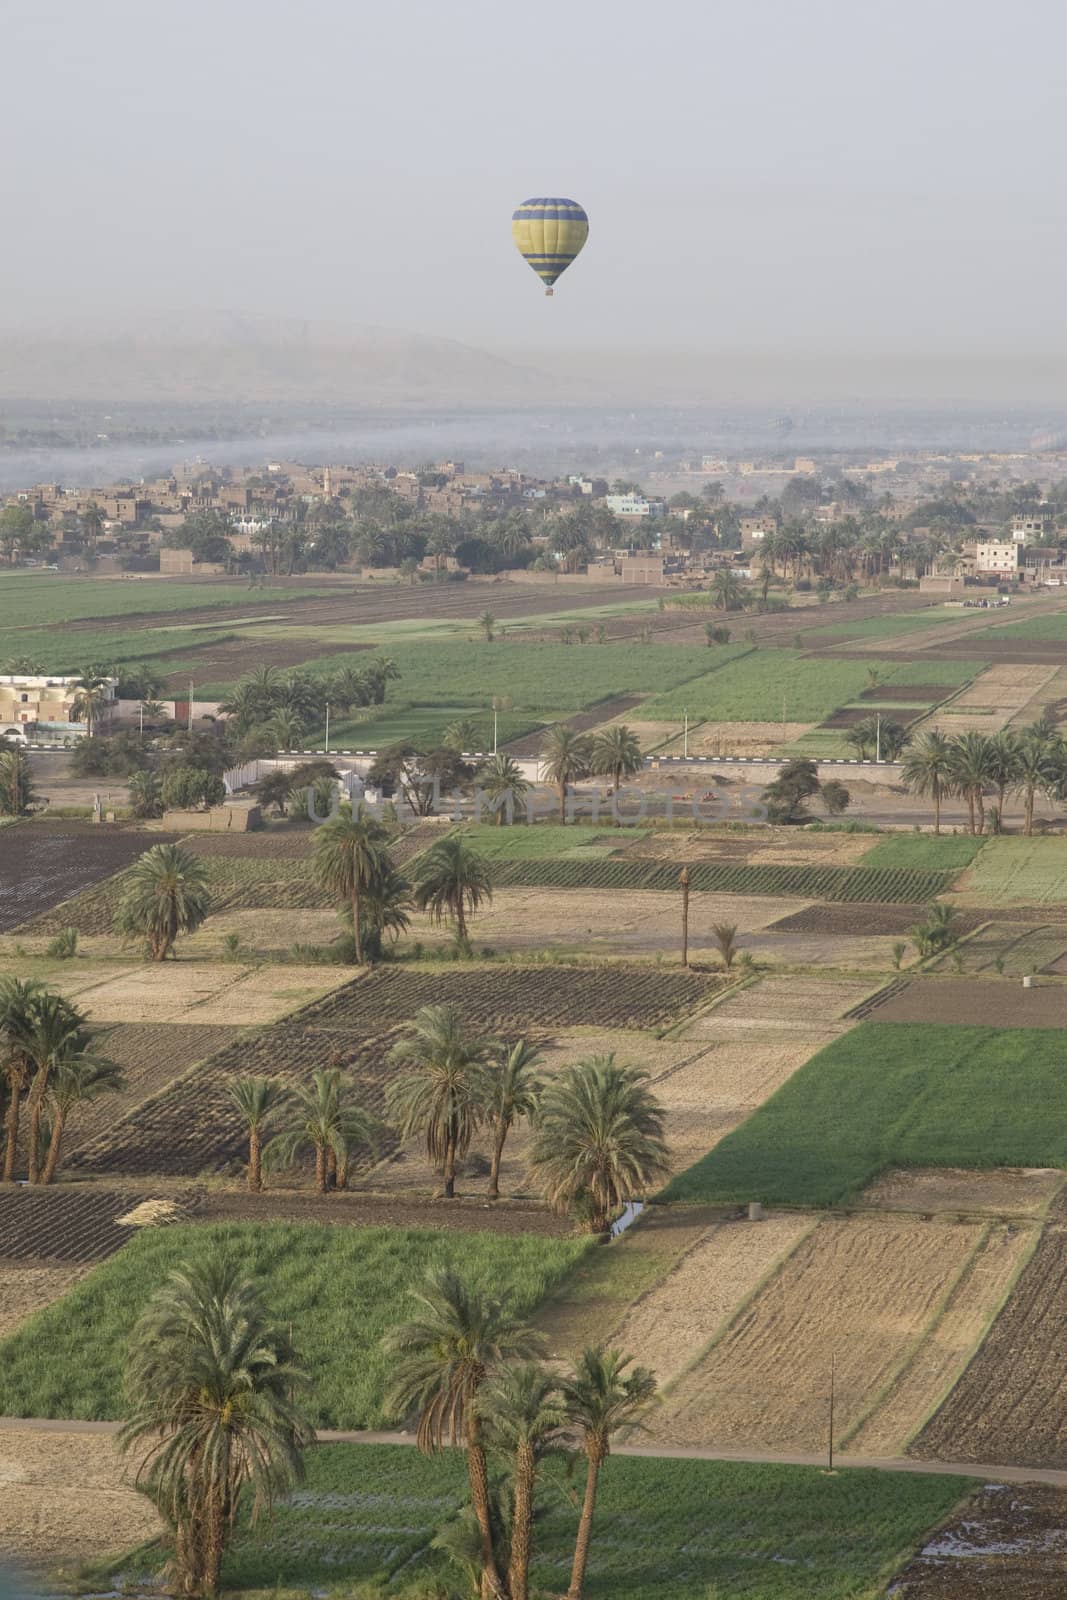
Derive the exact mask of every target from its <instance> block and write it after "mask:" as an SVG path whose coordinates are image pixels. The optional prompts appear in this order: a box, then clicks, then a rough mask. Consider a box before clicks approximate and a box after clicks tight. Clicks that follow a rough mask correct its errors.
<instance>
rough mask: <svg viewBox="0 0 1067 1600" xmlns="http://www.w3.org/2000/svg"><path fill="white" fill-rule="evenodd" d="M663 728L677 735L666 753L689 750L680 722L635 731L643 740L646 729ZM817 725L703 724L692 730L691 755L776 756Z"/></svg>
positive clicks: (766, 723)
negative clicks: (784, 747) (686, 746)
mask: <svg viewBox="0 0 1067 1600" xmlns="http://www.w3.org/2000/svg"><path fill="white" fill-rule="evenodd" d="M648 726H651V727H654V728H656V727H662V728H664V729H666V730H670V732H672V733H673V735H674V737H673V738H668V742H667V743H666V744H665V745H664V746H663V748H662V752H661V753H662V754H664V755H672V756H680V755H681V754H682V752H683V750H684V749H685V737H684V729H681V728H680V727H679V725H678V723H676V722H675V723H673V724H671V723H662V724H661V723H652V724H644V725H642V726H641V727H639V726H637V725H636V724H635V725H634V731H635V732H636V733H637V734H638V736H639V737H640V738H641V743H642V745H643V746H644V745H645V743H646V741H645V739H644V738H643V737H642V734H643V729H644V727H648ZM814 726H815V724H814V723H813V722H702V723H700V724H699V726H698V727H696V728H693V727H692V726H691V727H690V729H689V754H690V755H691V756H774V755H777V753H778V751H779V750H780V749H781V748H782V746H783V745H784V744H794V743H795V742H796V740H797V739H802V738H803V737H804V735H805V734H806V733H810V732H811V730H812V728H813V727H814Z"/></svg>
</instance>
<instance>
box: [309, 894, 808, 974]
mask: <svg viewBox="0 0 1067 1600" xmlns="http://www.w3.org/2000/svg"><path fill="white" fill-rule="evenodd" d="M807 904H809V902H807V901H805V900H795V899H788V900H787V899H774V898H772V897H771V896H769V895H753V896H750V897H746V896H744V895H734V894H698V893H693V894H690V896H689V949H690V958H691V960H693V961H698V962H700V963H704V962H709V963H715V962H717V960H718V957H717V955H716V954H715V948H714V945H713V944H712V942H711V940H710V938H709V937H708V935H707V933H706V932H705V931H704V930H706V929H709V928H710V927H711V925H712V924H713V923H716V922H732V923H736V925H737V926H738V927H739V928H741V929H742V930H743V931H745V932H746V933H747V932H751V931H753V930H755V929H759V928H765V927H767V926H768V924H769V923H771V922H773V921H775V919H776V918H781V917H783V916H787V915H789V914H791V913H793V912H795V911H797V910H799V909H800V908H801V907H802V906H805V905H807ZM334 921H335V924H336V918H335V919H334ZM470 928H471V939H472V940H473V942H474V944H475V945H480V944H489V945H492V946H494V947H497V948H499V949H509V950H524V949H525V950H543V949H546V948H555V949H558V950H563V949H565V950H572V951H582V950H588V951H591V952H596V953H602V954H605V955H616V954H618V955H625V954H627V953H629V952H632V953H635V954H636V953H650V954H652V953H656V954H658V953H660V952H665V953H666V954H667V955H668V956H671V955H675V956H677V954H678V953H679V952H680V943H681V912H680V909H679V905H678V901H677V898H676V896H674V895H671V894H649V893H647V892H644V891H642V890H640V889H636V890H626V889H622V890H617V889H613V890H612V891H611V892H610V895H606V894H605V891H604V890H603V889H595V890H581V889H496V890H494V892H493V899H492V903H491V905H489V906H488V907H487V908H486V909H485V910H484V911H481V912H479V913H478V915H477V916H475V917H472V918H471V923H470ZM334 931H335V932H336V927H335V929H334ZM410 937H411V938H413V939H421V940H422V941H423V943H431V942H433V943H448V942H449V941H450V940H451V937H452V935H451V933H450V931H449V930H448V928H434V927H433V926H432V925H428V924H427V923H425V922H424V920H423V919H422V918H421V917H416V918H415V919H414V920H413V924H412V930H411V934H410Z"/></svg>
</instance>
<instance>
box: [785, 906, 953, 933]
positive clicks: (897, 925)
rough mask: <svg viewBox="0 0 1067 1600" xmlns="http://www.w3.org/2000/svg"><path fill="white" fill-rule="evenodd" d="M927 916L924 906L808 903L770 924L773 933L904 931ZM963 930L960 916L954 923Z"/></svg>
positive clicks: (908, 930) (907, 930) (907, 931)
mask: <svg viewBox="0 0 1067 1600" xmlns="http://www.w3.org/2000/svg"><path fill="white" fill-rule="evenodd" d="M926 915H927V907H926V906H924V905H909V904H907V902H904V903H903V904H901V905H888V906H887V905H874V904H863V905H808V906H804V907H803V908H802V909H801V910H800V911H792V912H790V913H789V915H788V916H785V917H781V918H779V919H778V920H777V921H776V922H774V923H772V924H771V926H772V927H773V929H774V932H775V933H814V934H827V935H830V936H833V935H841V934H852V935H856V936H859V935H862V934H872V935H874V934H890V933H896V934H904V933H909V932H910V931H911V929H912V928H914V927H915V924H916V923H917V922H922V921H923V920H924V919H925V917H926ZM955 926H956V927H958V928H960V931H961V932H963V931H965V929H964V926H963V918H960V919H958V921H957V922H956V924H955Z"/></svg>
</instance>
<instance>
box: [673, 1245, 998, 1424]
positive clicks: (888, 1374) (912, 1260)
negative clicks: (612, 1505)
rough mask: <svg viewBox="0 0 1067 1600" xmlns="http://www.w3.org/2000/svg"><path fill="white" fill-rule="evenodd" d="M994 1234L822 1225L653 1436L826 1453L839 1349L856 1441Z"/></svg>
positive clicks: (842, 1398)
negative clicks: (833, 1365) (832, 1374)
mask: <svg viewBox="0 0 1067 1600" xmlns="http://www.w3.org/2000/svg"><path fill="white" fill-rule="evenodd" d="M984 1236H985V1229H984V1228H983V1227H982V1226H981V1225H980V1224H976V1223H949V1222H937V1223H916V1222H912V1221H905V1220H903V1219H896V1218H882V1217H876V1218H867V1217H862V1218H851V1219H849V1220H847V1221H836V1220H835V1221H823V1222H821V1223H820V1224H819V1226H818V1227H817V1228H816V1229H815V1230H814V1232H812V1233H811V1234H810V1235H809V1236H808V1237H807V1238H806V1239H804V1240H803V1241H802V1242H801V1243H800V1244H799V1245H798V1247H797V1248H796V1250H794V1252H793V1253H792V1254H791V1255H790V1256H789V1257H788V1258H787V1259H786V1261H785V1262H784V1264H783V1265H782V1267H781V1269H780V1270H779V1271H778V1272H777V1273H776V1274H775V1275H774V1276H773V1277H772V1278H771V1279H770V1280H769V1281H768V1282H767V1283H766V1285H765V1286H764V1287H763V1289H762V1290H761V1291H760V1293H759V1294H758V1295H757V1297H756V1299H755V1300H754V1301H753V1302H752V1304H751V1305H750V1306H748V1307H747V1308H743V1309H742V1310H741V1311H740V1312H739V1313H738V1314H737V1315H736V1316H735V1318H734V1320H733V1322H732V1323H731V1324H730V1326H729V1327H728V1328H727V1330H726V1331H725V1332H724V1333H723V1334H722V1336H721V1337H720V1338H719V1339H718V1340H717V1341H716V1342H714V1343H713V1344H712V1347H711V1349H710V1350H709V1351H708V1352H707V1354H706V1355H705V1356H704V1357H703V1358H702V1359H701V1360H700V1361H698V1362H697V1363H696V1365H695V1366H694V1367H692V1368H691V1369H690V1370H689V1371H688V1372H686V1373H685V1374H684V1375H683V1377H682V1378H680V1379H679V1381H678V1382H677V1384H676V1385H675V1386H674V1388H673V1389H672V1390H671V1392H670V1393H669V1395H668V1396H667V1398H666V1399H665V1401H664V1404H663V1405H662V1406H661V1407H660V1408H659V1409H658V1410H657V1411H656V1412H655V1413H654V1414H653V1416H652V1419H651V1421H650V1423H649V1427H650V1430H651V1433H652V1436H653V1438H655V1439H658V1440H661V1441H669V1442H670V1443H672V1444H685V1445H712V1444H715V1445H735V1444H737V1445H739V1444H743V1445H744V1446H745V1447H746V1448H752V1447H754V1446H756V1447H761V1448H764V1449H769V1450H818V1449H820V1448H821V1447H823V1446H824V1445H825V1443H826V1427H827V1401H828V1395H829V1383H830V1356H831V1352H833V1353H834V1356H835V1359H836V1374H835V1417H836V1426H837V1429H838V1430H839V1432H838V1437H839V1438H841V1439H847V1438H848V1436H849V1435H850V1434H851V1433H853V1432H855V1431H856V1430H857V1429H858V1427H859V1426H860V1425H861V1423H862V1422H863V1421H864V1419H865V1418H866V1416H867V1415H868V1414H869V1413H870V1412H871V1411H872V1410H873V1409H874V1407H875V1406H876V1405H877V1404H878V1403H879V1401H880V1399H881V1397H882V1395H883V1392H884V1391H885V1390H886V1388H887V1386H889V1385H890V1384H891V1383H892V1382H893V1380H894V1379H895V1378H896V1376H897V1375H898V1373H899V1372H900V1371H901V1369H902V1368H903V1367H904V1366H905V1364H906V1363H907V1360H908V1357H909V1355H910V1353H911V1351H912V1349H913V1347H914V1346H915V1344H916V1342H917V1341H918V1340H920V1339H921V1338H922V1337H923V1336H924V1335H925V1334H926V1333H927V1331H928V1329H929V1327H930V1325H931V1323H932V1322H933V1321H934V1319H935V1316H936V1314H937V1311H938V1308H939V1305H940V1303H941V1301H942V1300H943V1298H944V1296H945V1295H946V1293H947V1292H948V1291H949V1290H950V1289H951V1288H952V1286H953V1285H954V1283H955V1282H956V1280H957V1279H958V1278H959V1277H960V1275H961V1274H962V1273H963V1272H964V1271H965V1270H966V1268H967V1266H968V1263H969V1262H970V1260H971V1258H972V1257H973V1256H974V1255H975V1253H976V1252H977V1251H978V1249H979V1248H980V1246H981V1244H982V1241H983V1239H984ZM934 1398H935V1396H934V1395H931V1396H930V1397H929V1401H928V1402H927V1409H928V1407H929V1403H930V1402H931V1401H932V1400H933V1399H934ZM918 1420H919V1419H918V1418H917V1419H916V1421H918Z"/></svg>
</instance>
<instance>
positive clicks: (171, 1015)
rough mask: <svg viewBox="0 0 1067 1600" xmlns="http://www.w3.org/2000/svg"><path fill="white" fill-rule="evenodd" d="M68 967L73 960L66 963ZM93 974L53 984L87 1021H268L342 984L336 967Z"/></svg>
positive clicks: (130, 969) (177, 965)
mask: <svg viewBox="0 0 1067 1600" xmlns="http://www.w3.org/2000/svg"><path fill="white" fill-rule="evenodd" d="M68 965H69V966H70V967H71V968H72V969H73V968H74V967H75V963H68ZM102 972H103V974H104V975H103V976H101V973H100V972H97V973H96V974H95V977H94V976H92V975H90V974H89V973H85V972H79V971H76V970H72V971H71V973H70V977H69V980H68V979H67V975H66V972H65V971H64V972H62V973H60V975H59V976H58V978H57V980H56V987H57V988H58V989H60V990H61V992H62V993H64V994H67V995H70V996H72V997H73V996H76V997H77V1000H78V1004H79V1005H80V1006H81V1007H82V1009H83V1010H84V1011H86V1012H87V1013H88V1015H89V1020H90V1021H91V1022H93V1023H106V1022H127V1023H132V1022H143V1021H144V1019H145V1018H146V1017H151V1019H152V1021H153V1022H183V1023H184V1022H195V1023H199V1024H208V1023H210V1024H212V1025H213V1026H224V1027H238V1028H242V1027H250V1026H253V1025H255V1024H262V1023H266V1022H273V1021H274V1020H275V1019H276V1018H278V1017H281V1016H284V1015H285V1014H286V1012H288V1011H292V1010H294V1009H295V1008H296V1007H297V1006H300V1005H304V1004H306V1003H307V1002H308V1001H309V1000H314V999H317V998H318V997H319V996H320V995H322V994H325V993H328V992H329V990H331V989H335V988H337V987H339V985H341V984H342V983H345V982H346V981H347V980H348V979H349V977H350V973H349V972H348V971H346V969H345V968H344V967H301V966H296V965H293V966H289V965H288V964H278V965H265V966H261V967H242V966H237V965H234V966H222V965H219V964H217V963H216V964H208V963H205V962H195V961H166V962H158V963H144V962H139V963H138V964H137V965H125V966H120V967H117V968H116V967H105V968H103V969H102Z"/></svg>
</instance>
